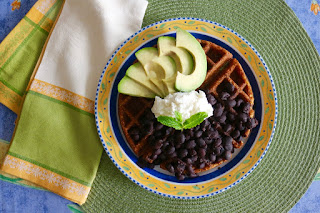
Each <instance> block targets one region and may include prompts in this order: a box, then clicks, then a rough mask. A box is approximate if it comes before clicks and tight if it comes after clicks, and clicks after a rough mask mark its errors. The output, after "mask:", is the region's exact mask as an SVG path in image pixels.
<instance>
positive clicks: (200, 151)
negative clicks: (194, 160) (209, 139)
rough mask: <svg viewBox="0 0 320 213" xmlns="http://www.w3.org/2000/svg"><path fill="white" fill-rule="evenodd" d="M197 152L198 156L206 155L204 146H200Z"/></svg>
mask: <svg viewBox="0 0 320 213" xmlns="http://www.w3.org/2000/svg"><path fill="white" fill-rule="evenodd" d="M198 154H199V156H200V157H204V156H205V155H206V150H205V149H204V148H200V149H199V150H198Z"/></svg>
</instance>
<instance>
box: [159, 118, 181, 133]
mask: <svg viewBox="0 0 320 213" xmlns="http://www.w3.org/2000/svg"><path fill="white" fill-rule="evenodd" d="M157 120H158V121H159V122H160V123H162V124H163V125H166V126H168V127H172V128H175V129H176V130H181V129H182V123H181V122H179V121H177V120H176V119H175V118H172V117H169V116H162V115H161V116H159V117H158V118H157Z"/></svg>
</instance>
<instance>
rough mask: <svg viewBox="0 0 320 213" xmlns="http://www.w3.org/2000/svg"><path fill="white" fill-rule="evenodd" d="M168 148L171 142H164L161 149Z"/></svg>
mask: <svg viewBox="0 0 320 213" xmlns="http://www.w3.org/2000/svg"><path fill="white" fill-rule="evenodd" d="M167 146H169V142H168V141H165V142H163V146H162V147H161V149H162V150H164V149H165V148H167Z"/></svg>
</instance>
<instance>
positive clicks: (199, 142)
mask: <svg viewBox="0 0 320 213" xmlns="http://www.w3.org/2000/svg"><path fill="white" fill-rule="evenodd" d="M197 144H198V146H199V147H204V146H205V145H206V142H205V141H204V140H203V139H202V138H198V139H197Z"/></svg>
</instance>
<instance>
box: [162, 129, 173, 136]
mask: <svg viewBox="0 0 320 213" xmlns="http://www.w3.org/2000/svg"><path fill="white" fill-rule="evenodd" d="M172 130H173V129H172V128H171V127H169V128H166V129H165V131H164V135H165V136H168V135H170V133H171V132H172Z"/></svg>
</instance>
